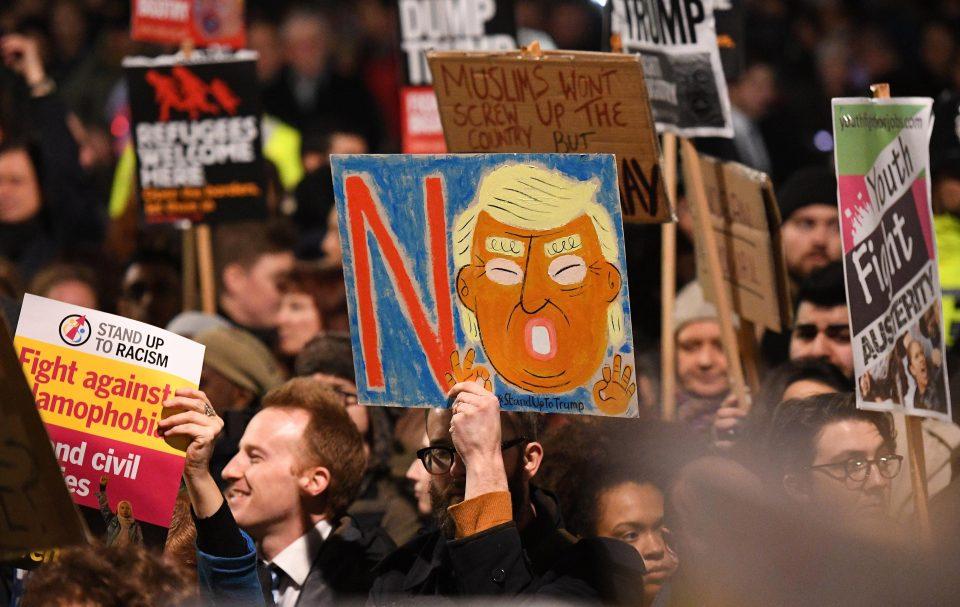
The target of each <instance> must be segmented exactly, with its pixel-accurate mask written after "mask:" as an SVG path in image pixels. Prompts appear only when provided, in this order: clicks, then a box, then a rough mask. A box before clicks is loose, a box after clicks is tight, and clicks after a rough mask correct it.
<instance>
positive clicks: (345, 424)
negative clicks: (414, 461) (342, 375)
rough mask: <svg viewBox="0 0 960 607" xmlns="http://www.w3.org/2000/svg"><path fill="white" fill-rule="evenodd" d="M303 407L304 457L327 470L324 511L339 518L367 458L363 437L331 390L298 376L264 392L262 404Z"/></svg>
mask: <svg viewBox="0 0 960 607" xmlns="http://www.w3.org/2000/svg"><path fill="white" fill-rule="evenodd" d="M268 407H284V408H289V409H302V410H304V411H306V412H307V413H308V414H309V415H310V421H309V422H308V424H307V427H306V428H304V431H303V437H304V441H303V442H304V446H305V447H306V449H305V456H304V457H305V459H308V460H309V465H318V466H323V467H324V468H326V469H327V470H329V471H330V484H329V486H328V487H327V490H326V491H324V493H323V496H324V499H325V512H326V513H327V514H328V515H329V516H331V517H333V518H339V517H340V516H342V515H343V514H344V513H345V512H346V510H347V508H348V507H349V506H350V504H351V503H353V500H354V499H355V498H356V496H357V492H358V491H359V489H360V482H361V481H362V480H363V473H364V470H365V468H366V465H367V462H366V458H365V456H364V454H363V439H362V438H361V437H360V431H359V430H357V427H356V426H355V425H354V423H353V420H351V419H350V416H349V415H347V412H346V410H345V409H344V407H343V399H342V397H341V396H340V394H338V393H337V392H335V391H334V390H332V389H330V388H328V387H326V386H324V385H322V384H320V383H318V382H315V381H313V380H311V379H308V378H305V377H297V378H294V379H291V380H289V381H288V382H286V383H285V384H283V385H281V386H278V387H276V388H274V389H273V390H270V391H269V392H267V394H266V395H265V396H264V397H263V408H268Z"/></svg>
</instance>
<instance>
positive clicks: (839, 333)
mask: <svg viewBox="0 0 960 607" xmlns="http://www.w3.org/2000/svg"><path fill="white" fill-rule="evenodd" d="M822 332H823V334H824V335H826V336H827V337H828V338H829V339H831V340H833V341H838V342H845V341H846V342H848V341H850V325H846V324H842V325H827V326H826V327H824V328H823V330H822ZM820 333H821V329H820V327H818V326H817V325H814V324H803V325H797V326H795V327H794V328H793V334H794V335H795V336H796V337H797V339H799V340H801V341H813V340H814V339H816V338H817V335H819V334H820Z"/></svg>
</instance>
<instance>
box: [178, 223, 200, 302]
mask: <svg viewBox="0 0 960 607" xmlns="http://www.w3.org/2000/svg"><path fill="white" fill-rule="evenodd" d="M180 238H181V245H182V248H181V252H182V255H181V257H182V258H183V259H182V262H181V264H182V265H181V283H182V288H183V310H184V311H187V310H196V309H197V303H198V302H197V240H196V235H195V230H194V227H193V225H190V226H188V227H187V228H185V229H184V230H182V231H181V232H180Z"/></svg>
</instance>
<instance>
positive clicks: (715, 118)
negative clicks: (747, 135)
mask: <svg viewBox="0 0 960 607" xmlns="http://www.w3.org/2000/svg"><path fill="white" fill-rule="evenodd" d="M715 5H716V3H715V2H714V0H682V1H681V0H674V1H673V2H669V3H666V2H657V1H654V0H612V1H611V9H610V32H611V34H614V35H617V36H619V40H620V44H621V47H622V49H623V52H626V53H639V54H640V56H641V57H642V59H643V73H644V77H645V78H646V81H647V90H648V91H649V93H650V106H651V108H652V109H653V117H654V119H655V120H656V122H657V129H658V130H659V131H661V132H671V133H675V134H677V135H678V136H680V137H728V138H729V137H733V123H732V119H731V115H730V100H729V98H728V97H727V82H726V79H725V78H724V73H723V65H722V63H721V59H720V50H719V48H718V47H717V30H716V22H715V19H714V8H715Z"/></svg>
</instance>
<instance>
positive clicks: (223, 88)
mask: <svg viewBox="0 0 960 607" xmlns="http://www.w3.org/2000/svg"><path fill="white" fill-rule="evenodd" d="M170 73H171V75H170V76H165V75H163V74H161V73H160V72H158V71H157V70H150V71H148V72H147V75H146V80H147V84H149V85H150V86H152V87H153V92H154V100H155V101H156V102H157V105H159V106H160V112H159V119H160V121H161V122H166V121H167V120H170V110H176V111H178V112H185V113H186V114H188V115H189V116H190V119H191V120H196V119H198V118H199V117H200V114H201V113H203V114H214V115H216V114H219V113H220V110H221V109H222V110H223V111H225V112H226V113H227V114H230V115H231V116H232V115H234V114H236V113H237V108H238V107H239V105H240V99H239V98H238V97H237V96H236V95H235V94H234V93H233V91H232V90H230V87H229V86H227V84H226V83H225V82H223V81H222V80H220V79H219V78H214V79H213V80H212V81H211V82H210V84H207V83H205V82H204V81H203V80H201V79H200V78H199V77H197V76H196V75H195V74H194V73H193V72H191V71H190V70H188V69H187V68H185V67H183V66H180V65H178V66H175V67H174V68H173V69H172V70H171V71H170ZM208 96H212V97H213V100H214V101H215V102H216V103H214V102H212V101H210V100H209V99H208Z"/></svg>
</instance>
